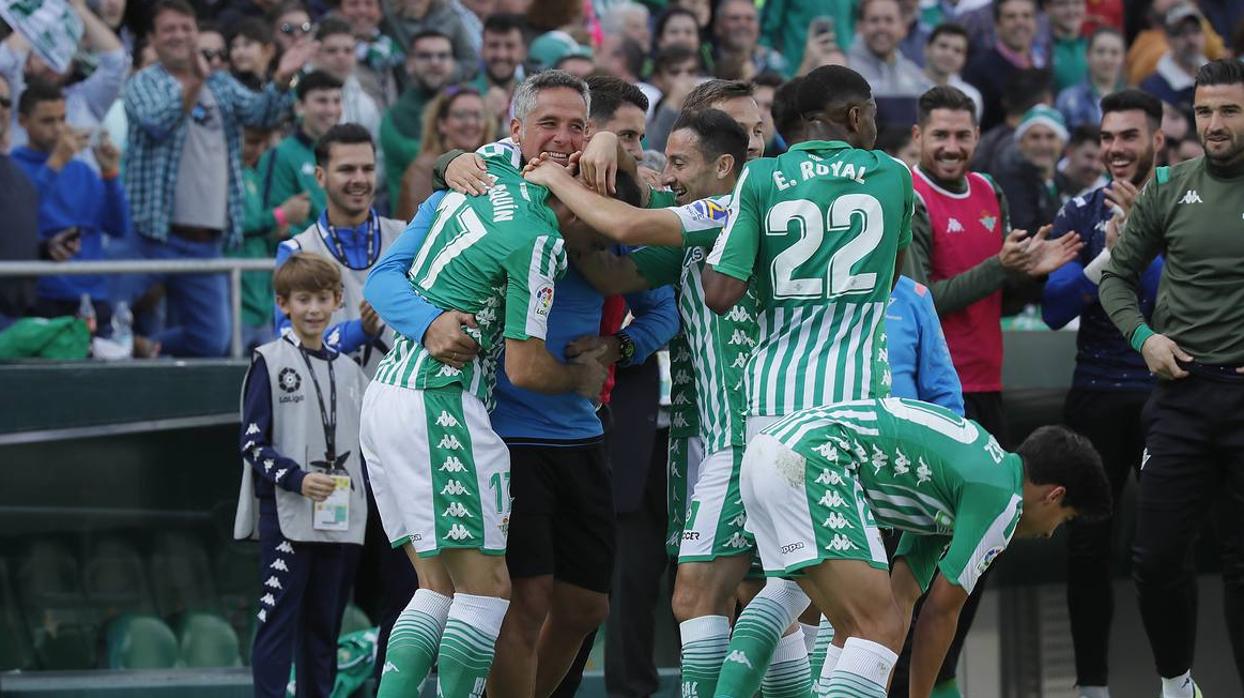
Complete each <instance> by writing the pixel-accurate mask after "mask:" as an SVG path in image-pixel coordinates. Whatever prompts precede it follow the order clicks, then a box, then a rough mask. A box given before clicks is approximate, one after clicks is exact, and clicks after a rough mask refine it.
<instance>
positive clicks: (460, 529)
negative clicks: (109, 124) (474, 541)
mask: <svg viewBox="0 0 1244 698" xmlns="http://www.w3.org/2000/svg"><path fill="white" fill-rule="evenodd" d="M445 537H446V538H448V539H449V540H466V539H468V538H474V537H475V536H473V535H471V532H470V531H468V530H467V529H466V526H463V525H462V524H454V525H452V526H450V527H449V530H448V531H446V532H445Z"/></svg>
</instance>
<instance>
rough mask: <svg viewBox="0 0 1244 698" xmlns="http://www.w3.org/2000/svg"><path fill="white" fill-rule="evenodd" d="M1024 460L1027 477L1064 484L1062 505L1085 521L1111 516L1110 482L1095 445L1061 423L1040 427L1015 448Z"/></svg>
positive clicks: (1039, 483)
mask: <svg viewBox="0 0 1244 698" xmlns="http://www.w3.org/2000/svg"><path fill="white" fill-rule="evenodd" d="M1015 452H1016V453H1018V454H1019V456H1020V458H1022V459H1023V460H1024V476H1025V477H1026V478H1027V479H1028V481H1029V482H1031V483H1032V484H1034V485H1062V486H1063V487H1065V488H1066V489H1067V494H1066V495H1064V496H1063V506H1067V507H1071V508H1074V509H1075V510H1076V511H1077V512H1078V514H1079V517H1080V519H1082V520H1089V521H1093V520H1100V519H1104V518H1106V517H1108V516H1110V511H1111V504H1112V503H1111V499H1112V498H1111V496H1110V482H1109V480H1107V479H1106V471H1105V469H1104V468H1103V467H1102V464H1101V456H1100V455H1098V453H1097V450H1096V449H1094V448H1093V444H1092V443H1091V442H1089V440H1088V439H1086V438H1084V437H1083V436H1081V435H1080V434H1077V433H1075V432H1074V431H1072V430H1070V429H1068V428H1067V427H1064V426H1059V425H1047V426H1043V427H1039V428H1038V429H1037V430H1036V431H1034V432H1032V434H1030V435H1029V436H1028V438H1026V439H1024V442H1023V443H1021V444H1020V445H1019V448H1018V449H1016V451H1015Z"/></svg>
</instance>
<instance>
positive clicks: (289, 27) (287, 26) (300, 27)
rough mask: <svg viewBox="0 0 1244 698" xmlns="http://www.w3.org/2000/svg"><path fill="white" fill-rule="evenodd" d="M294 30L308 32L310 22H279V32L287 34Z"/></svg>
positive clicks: (302, 32) (309, 30)
mask: <svg viewBox="0 0 1244 698" xmlns="http://www.w3.org/2000/svg"><path fill="white" fill-rule="evenodd" d="M294 32H297V33H299V34H310V33H311V23H310V22H303V23H302V24H294V23H293V22H281V33H282V34H287V35H289V34H293V33H294Z"/></svg>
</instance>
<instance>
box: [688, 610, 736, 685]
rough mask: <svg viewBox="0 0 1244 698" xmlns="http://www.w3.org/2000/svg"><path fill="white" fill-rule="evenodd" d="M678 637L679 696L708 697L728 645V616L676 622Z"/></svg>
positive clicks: (703, 617) (719, 671) (715, 683)
mask: <svg viewBox="0 0 1244 698" xmlns="http://www.w3.org/2000/svg"><path fill="white" fill-rule="evenodd" d="M678 633H679V635H680V636H681V637H682V696H683V698H712V695H713V691H715V690H717V675H718V674H720V673H721V661H722V660H723V659H725V658H726V645H728V644H730V619H729V618H727V617H725V616H700V617H699V618H692V619H691V620H685V621H683V622H682V623H680V624H679V625H678Z"/></svg>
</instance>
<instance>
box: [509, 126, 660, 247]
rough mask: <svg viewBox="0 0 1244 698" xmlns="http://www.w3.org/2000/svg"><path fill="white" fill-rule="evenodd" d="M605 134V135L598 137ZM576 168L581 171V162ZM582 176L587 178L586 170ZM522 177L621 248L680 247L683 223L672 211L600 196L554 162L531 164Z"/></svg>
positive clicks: (580, 161)
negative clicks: (544, 190)
mask: <svg viewBox="0 0 1244 698" xmlns="http://www.w3.org/2000/svg"><path fill="white" fill-rule="evenodd" d="M604 133H607V132H602V133H601V134H597V135H598V136H599V135H603V134H604ZM609 135H612V134H609ZM628 157H629V156H628ZM579 164H580V167H582V165H583V160H582V159H580V160H579ZM584 176H585V177H587V176H588V175H587V172H586V170H584ZM523 177H525V178H526V179H527V181H529V182H532V183H534V184H539V185H541V186H544V187H547V188H548V189H549V191H551V192H553V195H554V196H556V197H557V198H558V199H559V200H561V202H562V203H564V204H566V207H567V208H569V209H570V210H571V211H573V212H574V214H575V215H576V216H578V217H579V218H580V219H582V220H583V222H584V223H586V224H587V225H588V226H589V227H591V228H592V229H593V230H595V231H596V232H598V233H600V234H601V235H604V236H605V237H607V238H609V239H610V240H614V241H616V242H619V243H622V244H623V245H668V246H672V247H681V246H682V223H681V221H679V220H678V216H677V215H676V214H675V213H673V212H672V211H668V210H665V209H647V208H636V207H635V206H631V205H630V204H627V203H624V202H622V201H618V200H617V199H611V198H608V197H605V196H601V195H600V194H598V193H596V192H594V191H592V190H591V189H589V188H588V187H586V186H585V185H584V184H583V183H582V182H581V181H579V180H578V179H576V178H575V177H574V176H573V175H572V174H571V172H570V171H569V170H568V169H567V168H565V167H562V166H561V165H558V164H557V163H555V162H548V161H541V162H537V163H533V166H531V167H529V168H528V169H527V170H526V171H525V172H524V174H523ZM589 181H591V180H590V179H589Z"/></svg>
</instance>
